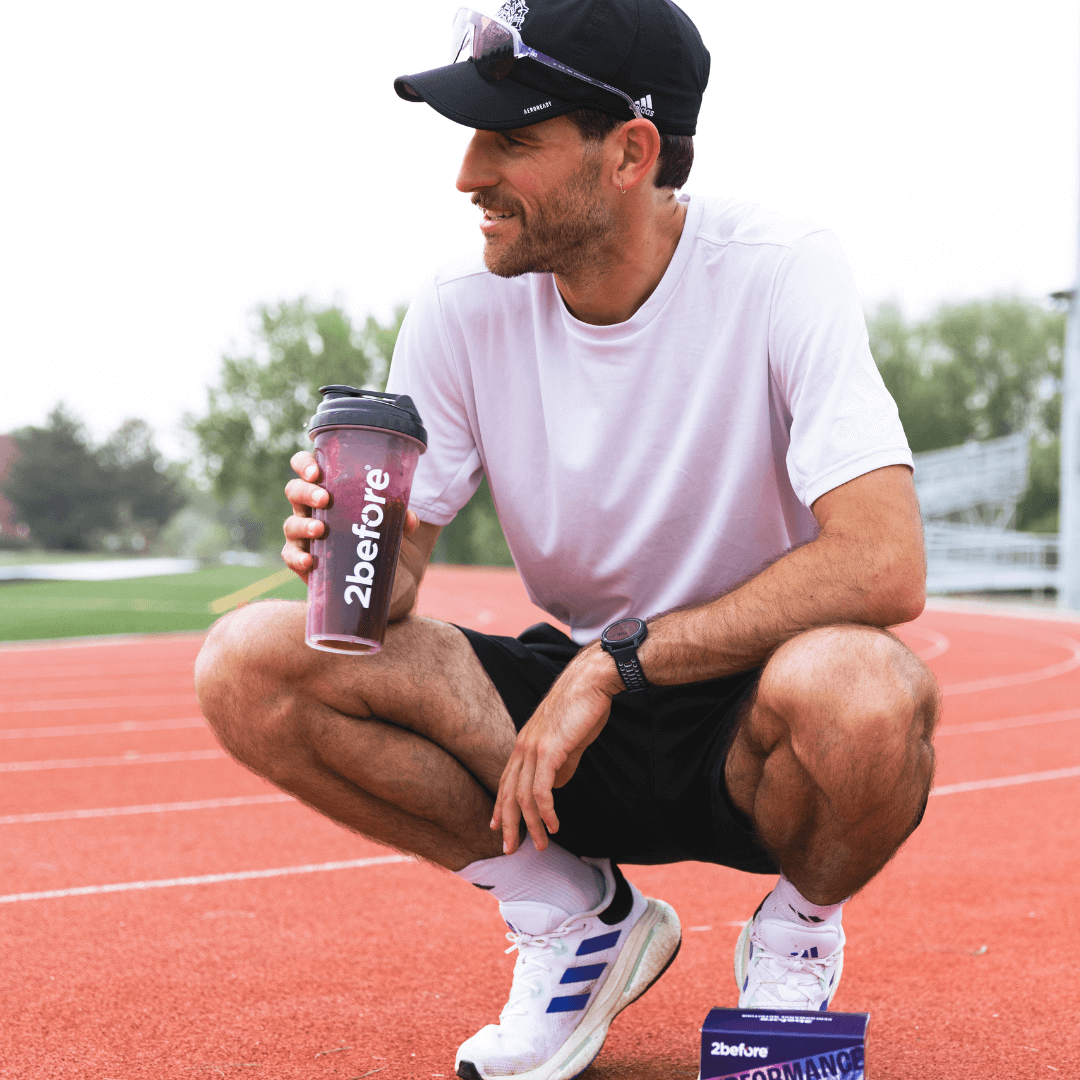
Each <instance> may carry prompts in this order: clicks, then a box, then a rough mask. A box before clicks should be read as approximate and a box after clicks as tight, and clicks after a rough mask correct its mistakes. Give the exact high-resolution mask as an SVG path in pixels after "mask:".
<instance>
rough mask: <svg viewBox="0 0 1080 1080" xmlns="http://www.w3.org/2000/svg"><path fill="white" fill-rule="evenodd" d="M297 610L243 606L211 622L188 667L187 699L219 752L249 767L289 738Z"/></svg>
mask: <svg viewBox="0 0 1080 1080" xmlns="http://www.w3.org/2000/svg"><path fill="white" fill-rule="evenodd" d="M303 628H304V605H303V604H296V603H286V602H284V601H271V602H265V603H258V604H250V605H248V606H246V607H243V608H240V609H238V610H236V611H233V612H230V613H229V614H228V615H226V616H224V617H223V618H221V619H219V620H218V621H217V622H216V623H215V624H214V626H213V627H212V628H211V630H210V633H209V634H208V635H207V638H206V641H205V642H204V643H203V647H202V649H201V650H200V651H199V656H198V659H197V660H196V661H195V693H196V696H197V697H198V700H199V707H200V708H201V709H202V713H203V716H205V717H206V720H207V722H208V723H209V724H210V727H211V728H213V730H214V732H215V734H216V735H217V736H218V738H219V739H220V740H221V743H222V745H223V746H225V748H226V749H227V750H229V751H230V752H231V753H233V754H234V755H236V756H237V757H238V758H240V759H241V760H242V761H245V762H253V759H254V758H258V757H260V756H262V754H263V753H264V752H265V751H266V750H267V749H268V748H269V747H271V746H273V745H276V744H279V743H280V742H281V741H283V740H285V739H288V738H290V737H294V735H295V719H294V716H293V714H294V712H295V708H294V706H295V702H296V700H297V696H298V691H299V684H300V683H301V682H302V679H303V667H304V661H305V660H306V656H305V653H306V650H305V649H304V647H303V645H304V638H303Z"/></svg>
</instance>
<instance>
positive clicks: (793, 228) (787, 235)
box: [694, 196, 829, 253]
mask: <svg viewBox="0 0 1080 1080" xmlns="http://www.w3.org/2000/svg"><path fill="white" fill-rule="evenodd" d="M694 201H700V202H701V204H702V215H701V224H700V226H699V227H698V232H697V237H698V239H699V240H701V241H704V242H705V243H706V244H712V245H715V246H716V247H718V248H722V247H726V246H728V245H730V244H745V245H753V246H761V247H771V248H774V249H776V250H777V252H778V253H783V252H786V251H787V250H789V249H790V248H792V247H794V246H795V245H796V244H797V243H798V242H799V241H800V240H804V239H806V238H807V237H809V236H813V235H816V234H821V235H822V236H827V235H828V234H829V230H828V229H827V228H826V227H825V226H823V225H821V224H820V223H819V222H816V221H811V220H809V219H808V218H800V217H795V216H793V215H790V214H782V213H780V212H778V211H776V210H770V209H769V208H768V207H766V206H762V205H761V204H760V203H752V202H744V201H741V200H739V199H732V198H718V197H710V196H694Z"/></svg>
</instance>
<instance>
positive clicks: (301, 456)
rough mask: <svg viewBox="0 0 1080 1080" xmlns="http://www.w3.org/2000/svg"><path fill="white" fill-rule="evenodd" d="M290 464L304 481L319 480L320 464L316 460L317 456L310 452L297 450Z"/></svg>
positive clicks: (290, 459)
mask: <svg viewBox="0 0 1080 1080" xmlns="http://www.w3.org/2000/svg"><path fill="white" fill-rule="evenodd" d="M289 464H290V465H291V466H292V470H293V472H294V473H296V475H297V476H299V477H302V478H303V479H304V480H318V479H319V463H318V462H317V461H316V460H315V455H314V454H312V453H311V451H310V450H297V451H296V453H295V454H293V456H292V457H291V458H289Z"/></svg>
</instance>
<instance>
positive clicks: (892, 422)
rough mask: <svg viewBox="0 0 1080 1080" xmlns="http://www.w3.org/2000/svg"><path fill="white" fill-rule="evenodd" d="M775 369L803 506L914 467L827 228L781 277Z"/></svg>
mask: <svg viewBox="0 0 1080 1080" xmlns="http://www.w3.org/2000/svg"><path fill="white" fill-rule="evenodd" d="M769 366H770V371H771V375H772V378H773V381H774V383H775V385H776V387H777V389H778V390H779V393H780V397H781V399H782V401H783V404H784V407H785V409H786V411H787V413H788V415H789V416H790V425H791V426H790V442H789V445H788V450H787V470H788V477H789V478H790V480H791V486H792V488H793V489H794V490H795V493H796V494H797V495H798V497H799V499H800V500H801V501H802V503H803V504H804V505H806V506H808V507H809V506H810V505H811V504H812V503H813V502H814V501H815V500H816V499H818V498H820V497H821V496H822V495H824V494H825V493H826V492H827V491H831V490H832V489H833V488H836V487H839V486H840V485H841V484H846V483H847V482H848V481H849V480H854V479H855V478H856V477H857V476H862V475H863V474H864V473H868V472H871V471H872V470H874V469H880V468H884V467H885V466H886V465H907V466H909V467H910V466H911V465H912V459H911V451H910V449H909V448H908V443H907V437H906V436H905V434H904V428H903V425H902V424H901V423H900V416H899V413H898V412H897V409H896V403H895V402H894V401H893V399H892V397H891V395H890V394H889V391H888V390H886V389H885V384H884V382H882V379H881V375H880V374H879V373H878V369H877V365H876V364H875V363H874V358H873V357H872V356H871V354H870V343H869V340H868V337H867V333H866V320H865V319H864V317H863V313H862V307H861V305H860V304H859V297H858V293H857V291H856V288H855V279H854V275H853V274H852V272H851V268H850V266H849V265H848V262H847V259H846V258H845V257H844V254H843V252H842V251H841V249H840V245H839V242H838V241H837V239H836V236H835V235H834V234H833V233H831V232H829V231H827V230H821V231H819V232H814V233H811V234H809V235H808V236H804V237H802V238H801V239H800V240H798V241H797V242H796V243H795V244H794V245H792V248H791V250H790V251H789V253H788V255H787V257H786V258H785V260H784V262H783V264H782V265H781V267H780V269H779V271H778V273H777V276H776V280H775V282H774V286H773V297H772V308H771V313H770V320H769Z"/></svg>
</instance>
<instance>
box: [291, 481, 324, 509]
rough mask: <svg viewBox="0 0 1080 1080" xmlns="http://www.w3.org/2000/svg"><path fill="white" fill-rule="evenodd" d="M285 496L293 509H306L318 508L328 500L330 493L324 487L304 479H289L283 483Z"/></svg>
mask: <svg viewBox="0 0 1080 1080" xmlns="http://www.w3.org/2000/svg"><path fill="white" fill-rule="evenodd" d="M285 498H287V499H288V500H289V502H290V503H291V504H292V506H293V509H294V510H298V511H300V510H303V511H306V510H307V509H308V508H309V507H312V508H314V509H316V510H319V509H321V508H322V507H324V506H326V504H327V503H328V502H329V501H330V494H329V492H327V490H326V488H321V487H319V486H318V485H317V484H309V483H308V482H307V481H306V480H290V481H289V482H288V483H287V484H286V485H285Z"/></svg>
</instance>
